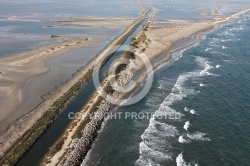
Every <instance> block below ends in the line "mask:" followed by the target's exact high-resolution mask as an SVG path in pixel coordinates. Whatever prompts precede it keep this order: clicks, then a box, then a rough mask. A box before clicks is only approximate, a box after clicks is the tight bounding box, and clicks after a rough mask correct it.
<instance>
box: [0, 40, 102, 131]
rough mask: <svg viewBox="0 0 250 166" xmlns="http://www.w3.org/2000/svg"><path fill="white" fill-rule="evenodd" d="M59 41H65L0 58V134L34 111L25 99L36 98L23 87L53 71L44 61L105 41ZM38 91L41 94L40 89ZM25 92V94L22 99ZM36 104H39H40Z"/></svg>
mask: <svg viewBox="0 0 250 166" xmlns="http://www.w3.org/2000/svg"><path fill="white" fill-rule="evenodd" d="M59 38H62V39H63V40H64V42H62V43H59V44H52V45H47V46H42V47H39V48H38V49H37V50H33V51H29V52H25V53H22V54H19V55H14V56H11V57H7V58H3V59H0V72H1V73H0V104H1V111H0V113H1V117H0V133H1V132H3V131H4V130H5V129H6V127H7V126H8V125H9V124H10V123H12V122H13V121H15V120H16V119H18V118H19V117H21V116H23V115H25V114H27V113H28V112H27V111H30V110H31V109H32V108H31V107H30V105H26V106H23V105H24V102H23V98H25V99H28V98H29V97H32V96H33V95H31V94H27V93H25V92H23V88H24V87H25V85H26V83H27V82H28V80H30V79H32V78H33V77H36V76H39V75H41V74H44V73H47V72H50V68H49V67H48V66H46V65H45V64H44V63H45V62H47V61H48V60H49V59H51V58H53V57H56V56H58V55H60V54H62V53H67V52H70V51H72V50H74V49H76V48H80V47H87V46H91V45H93V44H96V43H99V42H103V41H104V40H106V39H104V38H88V37H66V36H65V37H59ZM40 86H43V85H40ZM37 90H38V91H39V89H37ZM40 91H41V92H38V94H40V93H42V92H44V91H43V90H42V88H41V89H40ZM23 93H24V94H26V95H25V96H23ZM31 93H32V92H31ZM34 93H36V92H34ZM43 94H45V93H43ZM34 104H36V105H37V104H39V103H34ZM33 107H34V106H33Z"/></svg>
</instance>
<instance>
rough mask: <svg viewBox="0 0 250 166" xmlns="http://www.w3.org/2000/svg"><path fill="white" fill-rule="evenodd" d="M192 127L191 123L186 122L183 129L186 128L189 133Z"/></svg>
mask: <svg viewBox="0 0 250 166" xmlns="http://www.w3.org/2000/svg"><path fill="white" fill-rule="evenodd" d="M190 125H191V124H190V122H189V121H187V122H185V124H184V126H183V128H184V129H185V130H186V131H188V128H189V127H190Z"/></svg>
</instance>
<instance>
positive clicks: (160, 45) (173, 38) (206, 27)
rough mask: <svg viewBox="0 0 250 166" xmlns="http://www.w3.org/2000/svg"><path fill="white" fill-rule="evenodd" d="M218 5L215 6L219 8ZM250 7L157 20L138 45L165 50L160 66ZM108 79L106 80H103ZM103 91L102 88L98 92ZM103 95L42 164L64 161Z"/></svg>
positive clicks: (153, 51) (152, 54)
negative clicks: (198, 18) (208, 16)
mask: <svg viewBox="0 0 250 166" xmlns="http://www.w3.org/2000/svg"><path fill="white" fill-rule="evenodd" d="M220 8H221V7H219V9H216V10H220ZM249 10H250V9H245V10H242V11H240V12H238V13H236V14H233V15H231V16H228V17H223V18H220V19H217V20H215V21H207V22H200V23H194V22H187V21H185V22H176V23H174V24H171V25H167V26H157V25H154V24H150V26H149V27H148V30H147V31H145V34H146V37H147V38H148V39H149V41H150V42H148V43H147V44H145V43H143V42H141V43H139V45H138V46H139V48H138V49H137V51H139V52H144V53H145V54H146V55H147V56H148V57H149V58H150V59H151V60H153V59H155V58H157V57H158V56H160V55H162V54H163V53H165V56H164V57H163V58H162V59H160V60H159V61H157V62H155V63H154V64H153V67H154V69H155V68H156V67H157V66H159V65H160V64H162V63H164V62H166V61H168V60H169V59H170V58H171V54H172V53H174V52H176V51H179V50H183V49H185V48H187V47H189V46H191V45H193V44H195V43H196V42H198V41H199V40H200V39H201V36H202V35H203V34H204V33H207V32H209V31H211V30H213V29H215V28H217V27H219V26H220V25H221V24H223V23H226V22H228V21H230V20H232V19H235V18H237V17H238V16H240V15H241V14H243V13H245V12H248V11H249ZM215 14H218V11H215ZM192 35H193V36H194V39H192V40H191V41H189V42H188V43H187V44H185V45H183V46H180V47H177V48H174V47H173V46H175V45H176V44H177V43H178V42H179V41H181V40H183V39H185V38H187V37H189V36H192ZM135 61H136V64H137V71H138V70H140V69H141V68H143V67H144V64H143V63H142V62H141V61H140V60H139V59H136V60H135ZM145 78H146V74H144V75H142V76H140V77H139V78H138V80H137V82H138V84H139V83H140V82H141V81H142V80H144V79H145ZM104 82H105V81H104ZM99 93H101V92H99ZM124 96H125V94H121V96H120V97H124ZM99 97H100V95H98V92H95V93H94V94H93V95H92V98H91V99H90V101H89V104H88V105H86V106H85V107H84V108H83V109H82V110H81V111H80V113H82V114H85V116H84V117H83V118H82V119H81V120H79V119H75V120H74V121H73V122H72V124H78V125H76V126H74V127H73V126H72V125H70V127H69V128H68V129H67V131H66V132H65V134H64V135H63V138H64V144H63V145H62V148H61V150H59V151H58V152H57V153H56V154H54V155H53V156H50V155H48V156H47V157H46V159H45V160H44V161H46V162H44V163H43V165H61V164H63V160H62V158H63V157H64V155H65V153H66V152H68V150H69V149H70V148H72V147H73V146H74V145H75V143H76V141H77V140H75V139H72V135H73V134H74V132H75V131H76V130H77V128H78V127H79V124H80V123H81V122H82V121H84V120H86V115H87V113H89V112H90V110H91V107H92V106H93V104H94V103H95V101H97V100H98V98H99Z"/></svg>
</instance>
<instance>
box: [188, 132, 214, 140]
mask: <svg viewBox="0 0 250 166" xmlns="http://www.w3.org/2000/svg"><path fill="white" fill-rule="evenodd" d="M187 137H188V138H190V139H191V140H197V141H210V139H209V138H207V137H206V134H205V133H201V132H195V133H193V134H190V133H189V134H187Z"/></svg>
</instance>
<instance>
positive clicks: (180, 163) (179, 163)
mask: <svg viewBox="0 0 250 166" xmlns="http://www.w3.org/2000/svg"><path fill="white" fill-rule="evenodd" d="M176 164H177V166H192V165H194V166H199V165H198V164H197V163H194V162H190V163H188V162H186V161H185V160H184V158H183V154H182V153H180V154H179V155H178V156H177V157H176Z"/></svg>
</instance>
